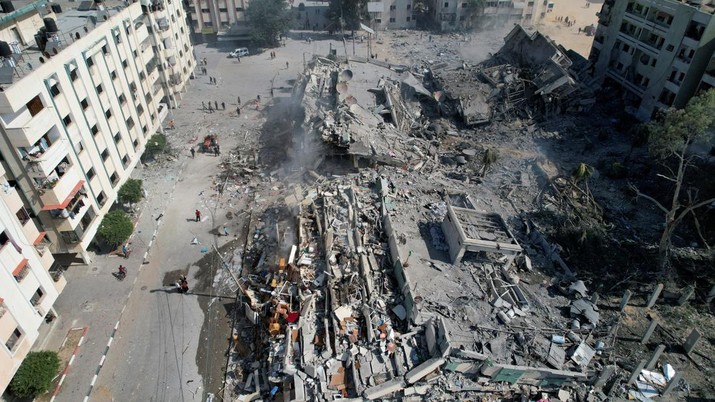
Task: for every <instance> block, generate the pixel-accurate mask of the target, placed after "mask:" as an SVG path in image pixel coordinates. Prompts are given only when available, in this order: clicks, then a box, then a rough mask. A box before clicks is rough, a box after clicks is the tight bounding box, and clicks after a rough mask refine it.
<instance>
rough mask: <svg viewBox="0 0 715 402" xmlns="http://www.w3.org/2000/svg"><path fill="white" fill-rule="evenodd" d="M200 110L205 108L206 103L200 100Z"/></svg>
mask: <svg viewBox="0 0 715 402" xmlns="http://www.w3.org/2000/svg"><path fill="white" fill-rule="evenodd" d="M201 110H206V103H204V101H201Z"/></svg>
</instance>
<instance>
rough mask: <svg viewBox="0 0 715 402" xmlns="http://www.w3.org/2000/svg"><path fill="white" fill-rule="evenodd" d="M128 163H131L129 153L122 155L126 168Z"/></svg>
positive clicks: (123, 164)
mask: <svg viewBox="0 0 715 402" xmlns="http://www.w3.org/2000/svg"><path fill="white" fill-rule="evenodd" d="M127 165H129V155H124V156H123V157H122V166H124V167H125V168H126V167H127Z"/></svg>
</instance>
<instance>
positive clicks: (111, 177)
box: [109, 172, 119, 187]
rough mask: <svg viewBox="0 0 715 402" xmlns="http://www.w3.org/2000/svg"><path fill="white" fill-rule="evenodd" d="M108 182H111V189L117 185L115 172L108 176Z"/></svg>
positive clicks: (117, 179)
mask: <svg viewBox="0 0 715 402" xmlns="http://www.w3.org/2000/svg"><path fill="white" fill-rule="evenodd" d="M109 180H110V181H111V182H112V187H115V186H116V185H117V183H119V176H118V175H117V172H114V173H112V175H111V176H109Z"/></svg>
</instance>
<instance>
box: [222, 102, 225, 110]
mask: <svg viewBox="0 0 715 402" xmlns="http://www.w3.org/2000/svg"><path fill="white" fill-rule="evenodd" d="M221 110H226V103H224V102H221Z"/></svg>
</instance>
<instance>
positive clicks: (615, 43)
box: [589, 0, 715, 120]
mask: <svg viewBox="0 0 715 402" xmlns="http://www.w3.org/2000/svg"><path fill="white" fill-rule="evenodd" d="M714 12H715V2H714V1H711V0H698V1H692V0H691V1H688V2H686V1H680V0H623V1H615V0H606V1H605V2H604V3H603V7H602V9H601V11H600V12H599V14H598V15H599V21H598V28H597V30H596V35H595V37H594V41H593V45H592V48H591V54H590V56H589V60H590V61H591V62H592V63H593V66H594V73H593V76H594V79H595V80H597V81H598V82H601V83H604V82H605V83H606V84H608V83H610V84H611V85H613V86H614V87H619V88H621V89H622V90H623V99H624V100H625V102H626V109H627V110H628V111H629V112H630V113H632V114H633V115H635V116H636V117H637V118H638V119H640V120H649V119H651V118H652V117H653V116H654V115H655V114H656V112H657V111H658V110H664V109H667V108H669V107H671V106H672V107H677V108H680V107H683V106H685V105H686V104H687V102H688V100H690V98H691V97H692V96H693V95H695V94H696V93H697V90H698V89H699V88H708V87H709V86H712V85H713V84H714V83H715V81H714V80H713V79H712V77H713V75H712V74H713V72H715V64H714V63H713V62H712V58H713V50H715V18H713V13H714Z"/></svg>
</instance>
